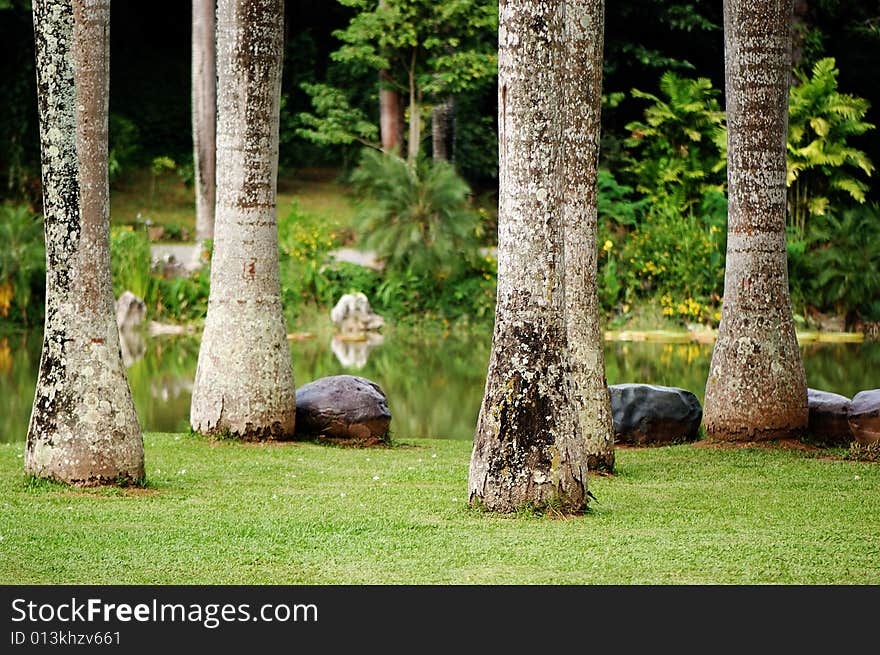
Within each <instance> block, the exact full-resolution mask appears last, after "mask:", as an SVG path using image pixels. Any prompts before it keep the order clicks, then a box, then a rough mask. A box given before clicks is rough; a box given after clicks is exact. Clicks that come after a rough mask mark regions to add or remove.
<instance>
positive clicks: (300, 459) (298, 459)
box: [296, 457, 305, 462]
mask: <svg viewBox="0 0 880 655" xmlns="http://www.w3.org/2000/svg"><path fill="white" fill-rule="evenodd" d="M296 461H297V462H302V461H305V460H303V458H302V457H298V458H297V459H296Z"/></svg>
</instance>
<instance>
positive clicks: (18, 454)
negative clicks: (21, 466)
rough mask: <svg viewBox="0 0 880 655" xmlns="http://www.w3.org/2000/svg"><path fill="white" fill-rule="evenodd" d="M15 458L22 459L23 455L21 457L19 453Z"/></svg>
mask: <svg viewBox="0 0 880 655" xmlns="http://www.w3.org/2000/svg"><path fill="white" fill-rule="evenodd" d="M16 457H18V458H19V459H21V458H22V457H24V455H22V454H21V453H19V454H18V455H16Z"/></svg>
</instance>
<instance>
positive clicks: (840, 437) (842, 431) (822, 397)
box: [807, 389, 852, 446]
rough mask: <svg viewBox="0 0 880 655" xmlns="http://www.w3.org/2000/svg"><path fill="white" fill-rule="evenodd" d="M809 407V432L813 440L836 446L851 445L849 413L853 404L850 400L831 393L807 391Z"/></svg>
mask: <svg viewBox="0 0 880 655" xmlns="http://www.w3.org/2000/svg"><path fill="white" fill-rule="evenodd" d="M807 405H808V407H809V410H810V419H809V426H808V427H807V430H808V431H809V433H810V436H811V437H812V438H813V439H816V440H818V441H821V442H822V443H826V444H829V445H834V446H848V445H849V444H850V442H851V441H852V432H851V431H850V428H849V411H850V407H851V406H852V402H850V399H849V398H847V397H846V396H841V395H840V394H836V393H831V392H829V391H820V390H818V389H807Z"/></svg>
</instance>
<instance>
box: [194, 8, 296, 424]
mask: <svg viewBox="0 0 880 655" xmlns="http://www.w3.org/2000/svg"><path fill="white" fill-rule="evenodd" d="M282 25H283V1H282V0H220V2H219V3H218V7H217V71H218V93H217V203H216V211H215V218H216V223H215V226H214V253H213V259H212V264H211V293H210V296H209V299H208V314H207V317H206V319H205V329H204V333H203V335H202V343H201V347H200V349H199V361H198V365H197V368H196V379H195V384H194V387H193V395H192V404H191V408H190V422H191V424H192V427H193V429H194V430H196V431H197V432H201V433H204V434H226V435H229V436H234V437H238V438H241V439H283V438H289V437H292V436H293V432H294V421H295V415H296V410H295V406H294V403H295V400H294V393H295V391H294V381H293V368H292V364H291V359H290V351H289V348H288V344H287V335H286V328H285V324H284V316H283V314H282V311H281V310H282V307H281V285H280V282H279V277H278V226H277V218H276V188H277V186H276V185H277V175H278V112H279V107H280V90H281V56H282Z"/></svg>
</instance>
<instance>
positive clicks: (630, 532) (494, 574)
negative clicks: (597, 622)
mask: <svg viewBox="0 0 880 655" xmlns="http://www.w3.org/2000/svg"><path fill="white" fill-rule="evenodd" d="M145 446H146V457H147V475H148V484H147V488H146V489H128V490H119V489H104V490H75V489H68V488H66V487H62V486H60V485H55V484H49V483H33V482H29V481H28V480H27V479H26V478H25V476H24V474H23V470H22V459H21V455H22V450H23V448H22V444H0V503H2V512H0V552H2V558H0V583H2V584H29V583H38V584H40V583H48V584H65V583H76V584H374V583H378V584H386V583H389V584H390V583H394V584H397V583H402V584H408V583H416V584H465V583H468V584H489V583H497V584H513V583H518V584H538V583H540V584H553V585H563V584H594V583H596V584H624V585H630V584H710V583H711V584H716V583H717V584H777V583H778V584H878V583H880V468H878V466H877V465H876V464H871V463H866V462H853V461H845V460H842V459H830V458H821V457H818V456H817V454H816V453H809V452H804V451H798V450H783V449H774V450H769V449H748V448H743V449H716V448H706V447H695V446H691V445H680V446H672V447H663V448H644V449H620V450H619V451H618V463H619V471H618V473H617V474H616V475H615V476H613V477H596V478H593V479H592V480H591V483H590V486H591V489H592V491H593V493H594V494H595V495H596V496H597V497H598V499H599V502H598V503H595V504H594V505H593V510H592V511H591V512H589V513H588V514H586V515H584V516H581V517H576V518H561V517H553V516H537V515H531V514H520V515H510V516H497V515H491V514H484V513H481V512H480V511H478V510H475V509H471V508H469V507H468V505H467V503H466V493H467V471H468V460H469V456H470V447H471V446H470V443H468V442H464V441H443V440H406V441H405V442H400V443H396V445H395V446H394V447H393V448H386V449H371V450H366V449H365V450H358V449H344V448H337V447H331V446H323V445H318V444H312V443H286V444H262V445H261V444H256V445H255V444H250V445H249V444H240V443H233V442H225V441H224V442H213V441H209V440H207V439H205V438H202V437H197V436H190V435H174V434H147V435H146V436H145ZM843 452H844V451H842V450H838V451H829V453H819V454H833V455H835V456H841V455H842V454H843Z"/></svg>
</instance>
